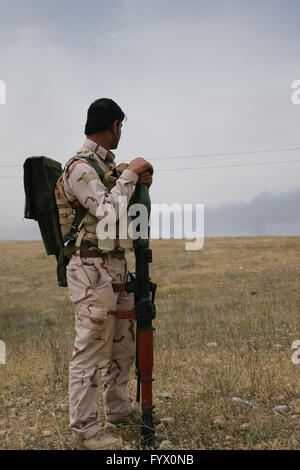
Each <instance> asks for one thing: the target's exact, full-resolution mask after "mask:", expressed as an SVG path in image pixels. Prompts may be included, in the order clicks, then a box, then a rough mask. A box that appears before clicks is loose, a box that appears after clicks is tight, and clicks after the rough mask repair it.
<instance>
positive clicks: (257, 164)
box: [158, 160, 300, 171]
mask: <svg viewBox="0 0 300 470" xmlns="http://www.w3.org/2000/svg"><path fill="white" fill-rule="evenodd" d="M299 162H300V160H281V161H279V162H259V163H236V164H232V165H213V166H198V167H196V168H160V169H159V170H158V171H184V170H205V169H211V168H234V167H235V168H237V167H241V166H261V165H279V164H282V163H299Z"/></svg>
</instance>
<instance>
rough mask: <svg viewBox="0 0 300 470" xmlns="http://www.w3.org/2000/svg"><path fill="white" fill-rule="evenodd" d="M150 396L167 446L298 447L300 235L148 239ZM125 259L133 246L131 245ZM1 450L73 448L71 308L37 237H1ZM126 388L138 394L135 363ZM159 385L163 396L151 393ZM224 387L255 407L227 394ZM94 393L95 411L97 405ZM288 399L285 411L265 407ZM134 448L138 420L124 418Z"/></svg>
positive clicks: (126, 440)
mask: <svg viewBox="0 0 300 470" xmlns="http://www.w3.org/2000/svg"><path fill="white" fill-rule="evenodd" d="M152 249H153V260H154V262H153V265H152V266H151V276H152V279H153V280H154V281H155V282H157V284H158V292H157V300H156V305H157V319H156V320H155V325H154V326H155V328H156V332H155V370H154V377H155V382H154V402H155V405H156V414H157V415H158V417H173V418H175V420H174V422H171V423H169V424H160V425H159V426H158V429H157V434H158V437H159V439H160V440H161V441H166V442H164V443H163V446H162V447H163V448H165V449H300V364H299V365H296V364H294V363H293V362H292V361H291V356H292V349H291V345H292V343H293V341H295V340H297V339H299V338H300V237H257V238H254V237H253V238H211V239H207V240H206V241H205V245H204V249H203V250H202V251H198V252H186V251H184V242H183V241H179V240H178V241H158V240H156V241H153V242H152ZM129 258H130V264H131V266H132V263H133V256H132V255H130V257H129ZM0 260H1V262H0V279H1V304H0V339H2V340H3V341H5V342H6V347H7V364H6V365H0V380H1V389H0V448H1V449H72V448H74V444H73V441H72V436H71V435H70V432H69V430H68V409H67V403H68V361H69V357H70V354H71V351H72V346H73V338H74V331H73V317H74V314H73V307H72V305H71V303H70V301H69V298H68V292H67V289H63V288H59V287H57V284H56V272H55V260H54V258H53V257H47V256H46V255H45V251H44V248H43V245H42V243H41V242H1V243H0ZM129 386H130V391H131V392H132V395H133V397H134V395H135V377H134V371H132V376H131V380H130V384H129ZM161 392H167V393H168V394H169V398H163V397H161V396H160V393H161ZM232 396H239V397H241V398H243V399H245V400H250V401H253V402H254V403H256V404H258V405H260V407H261V408H260V409H257V408H253V407H250V406H248V405H245V404H242V405H237V404H234V403H233V402H232V401H231V398H232ZM101 400H102V399H101V396H99V409H100V410H101V409H102V403H101ZM284 405H285V406H288V407H289V412H288V413H287V414H278V412H275V411H274V407H277V406H284ZM114 431H115V432H118V433H119V434H120V435H121V437H122V439H123V443H124V449H136V448H137V444H138V440H139V428H138V427H134V426H132V427H129V428H128V427H121V428H120V429H116V430H114Z"/></svg>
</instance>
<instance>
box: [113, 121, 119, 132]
mask: <svg viewBox="0 0 300 470" xmlns="http://www.w3.org/2000/svg"><path fill="white" fill-rule="evenodd" d="M119 126H120V121H114V122H113V124H112V132H113V134H114V135H117V133H118V131H119Z"/></svg>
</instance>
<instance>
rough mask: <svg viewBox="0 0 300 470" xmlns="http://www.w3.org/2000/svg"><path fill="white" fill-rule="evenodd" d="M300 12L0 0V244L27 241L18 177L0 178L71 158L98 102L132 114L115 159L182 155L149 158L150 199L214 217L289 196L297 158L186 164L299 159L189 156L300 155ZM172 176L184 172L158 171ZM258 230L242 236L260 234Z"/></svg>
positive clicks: (226, 3)
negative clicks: (34, 158)
mask: <svg viewBox="0 0 300 470" xmlns="http://www.w3.org/2000/svg"><path fill="white" fill-rule="evenodd" d="M299 15H300V2H299V1H298V0H289V1H288V2H287V1H283V0H260V1H255V0H251V1H250V0H232V1H230V0H220V1H218V0H210V1H208V0H207V1H201V0H151V1H150V0H147V1H146V0H113V1H112V2H107V1H102V0H97V1H94V0H90V1H87V0H86V1H76V0H72V1H64V0H59V1H56V0H51V1H41V0H39V1H34V0H20V1H16V0H10V1H9V2H7V1H1V0H0V80H3V81H5V83H6V86H7V96H6V104H5V105H3V104H0V165H1V168H0V176H1V178H0V197H1V209H0V216H1V229H0V238H6V239H7V238H28V237H30V234H31V233H33V226H34V222H31V221H23V222H22V217H23V211H24V192H23V182H22V178H6V177H5V176H15V175H16V176H17V175H22V164H23V162H24V160H25V159H26V158H27V157H28V156H31V155H47V156H49V157H51V158H54V159H56V160H59V161H60V162H62V163H64V162H66V160H67V159H68V158H69V157H71V156H72V155H73V153H74V152H76V151H77V150H78V148H80V146H81V143H82V141H83V138H84V134H83V129H84V124H85V119H86V111H87V108H88V106H89V104H90V103H91V102H92V101H93V100H94V99H96V98H100V97H111V98H113V99H115V100H116V101H117V102H118V103H119V104H120V106H121V107H122V108H123V109H124V111H125V112H126V114H127V116H128V121H127V122H126V124H125V125H124V127H123V135H122V139H121V142H120V146H119V149H118V151H117V152H116V154H117V157H118V159H117V161H120V160H122V161H130V160H131V159H133V158H134V157H136V156H143V157H145V158H149V159H155V158H160V157H172V156H176V157H181V158H179V159H174V160H169V159H167V160H166V161H161V160H158V161H153V165H154V168H155V178H154V182H153V185H152V188H151V194H152V201H153V202H154V203H175V202H177V203H181V204H183V203H193V204H195V203H204V204H205V208H206V210H207V211H208V212H207V213H209V211H211V212H214V214H219V212H218V210H219V209H220V207H222V206H226V207H227V208H228V206H229V207H231V206H232V207H235V206H236V205H240V204H244V205H243V207H244V208H245V210H246V209H247V207H248V208H249V207H250V206H249V204H250V201H252V200H254V201H256V203H257V204H261V203H262V201H263V200H265V199H264V198H262V199H260V198H259V197H258V196H259V195H260V194H261V193H264V194H266V192H268V193H269V194H270V196H269V199H270V198H272V197H273V198H274V201H276V203H277V202H278V200H279V199H280V197H281V195H282V197H283V198H285V199H284V200H285V201H287V200H289V199H287V196H286V194H292V195H294V194H296V192H297V190H298V188H299V170H300V162H299V163H298V162H297V163H286V164H273V165H268V166H263V165H260V166H240V167H232V166H229V167H227V168H224V167H222V168H210V169H204V168H200V169H198V170H195V169H194V168H197V167H202V166H215V165H234V164H248V163H251V164H253V163H256V162H260V163H261V162H278V161H282V160H284V161H287V162H288V161H290V160H300V151H293V152H276V153H266V154H263V153H261V154H255V155H253V154H252V155H251V154H250V155H243V156H231V157H229V156H226V157H224V156H223V157H210V158H199V159H196V158H195V159H190V158H187V157H188V156H191V155H201V154H207V153H208V154H215V153H227V152H240V151H255V150H269V149H281V148H294V147H300V132H299V123H300V105H298V106H297V105H294V104H292V102H291V94H292V90H291V84H292V82H293V81H294V80H297V79H300V58H299V44H300V32H299ZM5 165H20V166H19V167H16V168H5V167H4V166H5ZM175 168H192V170H186V169H185V170H182V171H170V172H168V171H160V170H161V169H171V170H173V169H175ZM278 198H279V199H278ZM269 199H268V201H269ZM269 202H270V201H269ZM269 202H268V204H269ZM251 204H252V203H251ZM294 206H295V212H294V213H292V215H291V218H293V217H296V218H297V217H298V213H297V205H294ZM294 206H293V207H294ZM251 208H252V209H253V207H252V206H251ZM252 209H251V210H252ZM276 217H277V216H276V211H274V220H273V221H271V222H270V221H269V224H270V225H269V226H270V227H273V233H271V234H274V235H276V234H278V233H277V232H278V223H280V221H279V219H277V218H276ZM224 223H225V225H226V224H228V223H229V219H226V221H225V222H224ZM276 223H277V229H276V228H274V227H276ZM272 224H273V225H272ZM274 224H275V225H274ZM294 226H295V227H299V225H297V224H296V225H294ZM224 227H225V226H224ZM259 227H260V225H259V223H258V224H257V231H256V232H255V230H254V233H252V231H251V229H247V230H246V231H245V235H246V234H248V233H249V230H250V232H251V234H257V235H263V234H264V233H260V228H259ZM253 229H255V227H254V226H253ZM218 230H219V229H218ZM295 230H296V231H297V230H298V228H297V229H295ZM219 232H220V230H219V231H218V234H219V235H220V234H222V233H219ZM221 232H222V229H221ZM229 232H230V233H231V231H230V228H229V227H225V229H224V234H227V233H229ZM263 232H264V231H263ZM271 232H272V230H271ZM287 232H289V230H288V229H287ZM238 234H240V233H238ZM280 234H281V233H280ZM299 234H300V232H299Z"/></svg>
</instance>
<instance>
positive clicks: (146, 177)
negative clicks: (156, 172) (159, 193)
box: [138, 171, 152, 188]
mask: <svg viewBox="0 0 300 470" xmlns="http://www.w3.org/2000/svg"><path fill="white" fill-rule="evenodd" d="M138 183H140V184H146V185H147V186H148V188H150V186H151V184H152V175H151V173H150V172H149V171H145V172H144V173H142V174H141V175H140V177H139V179H138Z"/></svg>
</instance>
